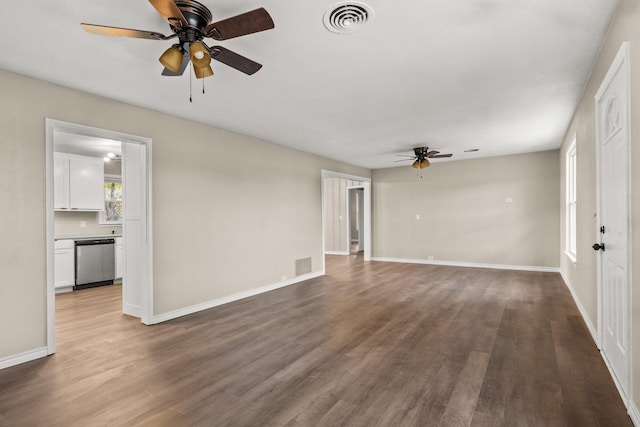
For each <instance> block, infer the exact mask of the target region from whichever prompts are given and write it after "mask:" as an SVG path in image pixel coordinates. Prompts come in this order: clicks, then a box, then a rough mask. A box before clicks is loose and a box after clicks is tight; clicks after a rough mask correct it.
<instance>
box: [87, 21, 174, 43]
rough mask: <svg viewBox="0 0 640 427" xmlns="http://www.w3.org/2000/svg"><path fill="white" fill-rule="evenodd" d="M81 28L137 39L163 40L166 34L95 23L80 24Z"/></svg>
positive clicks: (97, 32)
mask: <svg viewBox="0 0 640 427" xmlns="http://www.w3.org/2000/svg"><path fill="white" fill-rule="evenodd" d="M80 25H81V26H82V29H83V30H85V31H86V32H88V33H93V34H103V35H106V36H122V37H135V38H138V39H151V40H164V39H166V36H165V35H164V34H160V33H156V32H155V31H144V30H133V29H131V28H119V27H109V26H107V25H95V24H85V23H82V24H80Z"/></svg>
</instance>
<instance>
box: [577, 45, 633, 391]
mask: <svg viewBox="0 0 640 427" xmlns="http://www.w3.org/2000/svg"><path fill="white" fill-rule="evenodd" d="M628 51H629V47H628V43H625V44H623V46H622V48H621V49H620V52H619V53H618V55H617V56H616V58H615V59H614V62H613V64H612V65H611V68H610V69H609V72H608V73H607V76H606V77H605V79H604V81H603V82H602V85H601V86H600V90H599V91H598V93H597V95H596V127H597V132H596V138H597V139H596V150H597V151H596V156H597V165H598V190H597V191H598V214H597V216H598V229H597V236H598V237H599V241H598V242H596V243H595V244H594V246H593V248H594V249H595V250H597V251H598V266H599V276H600V277H599V280H598V286H599V292H598V295H599V301H598V303H599V314H600V316H599V322H598V330H599V334H600V340H601V347H602V352H603V354H604V356H605V359H606V360H607V361H608V363H609V366H610V368H611V370H612V371H613V376H614V379H615V380H616V382H617V385H618V388H619V389H621V392H622V394H623V395H624V397H625V398H626V397H627V396H628V391H629V390H628V387H629V365H630V360H631V359H630V357H631V354H630V347H629V346H630V333H629V325H630V289H629V220H630V214H629V56H628ZM578 155H579V154H578Z"/></svg>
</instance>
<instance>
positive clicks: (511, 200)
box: [504, 197, 513, 203]
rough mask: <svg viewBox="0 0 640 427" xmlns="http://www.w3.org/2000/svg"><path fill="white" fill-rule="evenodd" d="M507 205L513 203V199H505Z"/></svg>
mask: <svg viewBox="0 0 640 427" xmlns="http://www.w3.org/2000/svg"><path fill="white" fill-rule="evenodd" d="M504 202H505V203H513V197H507V198H506V199H504Z"/></svg>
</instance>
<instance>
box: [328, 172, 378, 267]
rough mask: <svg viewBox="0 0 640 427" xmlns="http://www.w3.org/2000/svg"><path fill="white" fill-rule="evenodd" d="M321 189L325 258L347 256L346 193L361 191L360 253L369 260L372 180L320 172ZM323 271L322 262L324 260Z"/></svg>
mask: <svg viewBox="0 0 640 427" xmlns="http://www.w3.org/2000/svg"><path fill="white" fill-rule="evenodd" d="M321 177H322V178H321V181H322V182H321V184H322V185H321V190H322V237H323V239H322V244H323V253H324V254H325V255H349V254H350V252H351V238H352V237H351V235H352V230H351V227H350V224H351V221H350V211H351V210H353V209H351V210H350V209H349V203H350V202H349V193H350V191H352V190H353V191H361V193H354V194H360V195H359V196H355V197H356V198H359V200H360V202H358V203H360V204H361V209H358V208H356V209H355V211H356V212H359V215H360V219H356V223H357V224H358V235H359V237H358V242H361V243H360V246H361V247H359V248H358V250H359V251H362V252H363V255H364V260H365V261H370V260H371V179H370V178H366V177H361V176H355V175H349V174H343V173H339V172H332V171H327V170H323V171H322V173H321ZM323 271H324V261H323Z"/></svg>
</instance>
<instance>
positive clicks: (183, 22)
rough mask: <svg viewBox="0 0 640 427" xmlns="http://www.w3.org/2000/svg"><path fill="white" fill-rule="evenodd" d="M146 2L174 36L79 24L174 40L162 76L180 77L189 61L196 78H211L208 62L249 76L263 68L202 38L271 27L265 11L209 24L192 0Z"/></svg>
mask: <svg viewBox="0 0 640 427" xmlns="http://www.w3.org/2000/svg"><path fill="white" fill-rule="evenodd" d="M149 2H150V3H151V4H152V5H153V7H154V8H155V9H156V10H157V11H158V13H159V14H160V15H161V16H162V18H163V19H165V20H166V21H167V22H168V23H169V27H170V28H171V31H173V34H171V35H169V36H165V35H164V34H161V33H157V32H155V31H144V30H134V29H130V28H119V27H110V26H104V25H95V24H85V23H82V24H80V25H81V26H82V28H83V29H84V30H85V31H87V32H89V33H94V34H104V35H108V36H123V37H134V38H140V39H150V40H171V39H177V42H176V43H175V44H174V45H173V46H171V47H170V48H169V49H167V50H166V51H165V52H164V53H163V54H162V56H160V63H161V64H162V65H164V67H165V68H164V71H163V72H162V75H163V76H181V75H182V74H183V73H184V70H185V69H186V68H187V65H188V64H189V61H191V63H192V64H193V71H194V74H195V76H196V78H198V79H202V78H205V77H209V76H212V75H213V70H212V69H211V66H210V65H209V64H210V63H211V59H215V60H216V61H218V62H222V63H223V64H225V65H228V66H230V67H232V68H235V69H236V70H238V71H241V72H243V73H245V74H248V75H251V74H254V73H255V72H256V71H258V70H259V69H260V68H262V65H261V64H258V63H257V62H255V61H252V60H251V59H249V58H245V57H244V56H242V55H239V54H237V53H235V52H233V51H231V50H229V49H227V48H225V47H222V46H207V45H206V44H205V43H204V41H203V39H205V38H212V39H214V40H228V39H232V38H235V37H240V36H244V35H247V34H252V33H257V32H259V31H265V30H270V29H272V28H274V24H273V20H272V19H271V16H270V15H269V13H268V12H267V11H266V10H265V9H264V8H259V9H255V10H252V11H249V12H245V13H242V14H240V15H237V16H233V17H231V18H227V19H223V20H222V21H218V22H212V21H213V15H212V14H211V12H210V11H209V9H208V8H207V7H206V6H204V5H202V4H201V3H198V2H197V1H195V0H175V1H174V0H149Z"/></svg>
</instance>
